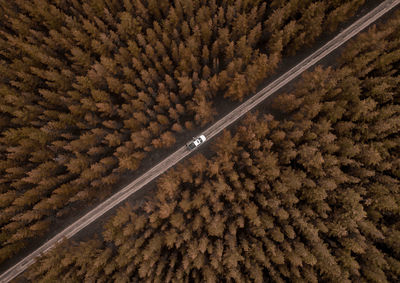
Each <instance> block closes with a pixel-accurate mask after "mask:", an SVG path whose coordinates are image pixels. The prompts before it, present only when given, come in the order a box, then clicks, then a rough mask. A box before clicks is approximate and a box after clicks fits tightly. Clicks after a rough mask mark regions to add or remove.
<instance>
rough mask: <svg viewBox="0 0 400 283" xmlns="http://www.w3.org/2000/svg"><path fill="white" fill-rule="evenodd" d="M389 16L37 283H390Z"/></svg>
mask: <svg viewBox="0 0 400 283" xmlns="http://www.w3.org/2000/svg"><path fill="white" fill-rule="evenodd" d="M399 35H400V13H399V12H398V13H396V14H395V15H394V16H393V17H392V18H391V19H390V20H388V22H386V23H385V24H384V25H382V26H379V27H378V28H377V27H375V26H374V27H372V28H370V29H369V31H368V32H365V33H363V34H361V35H360V36H358V38H357V39H355V40H353V41H352V42H351V43H350V44H348V46H347V47H346V49H345V50H344V51H343V53H342V55H341V58H340V60H339V62H338V64H337V65H336V66H335V68H332V67H329V68H322V67H317V68H316V69H315V70H313V71H312V72H309V73H307V74H304V76H303V78H302V79H301V81H300V82H299V83H298V85H297V86H296V87H295V90H294V91H293V92H291V93H286V94H282V95H280V96H278V97H277V99H276V100H275V101H274V107H275V108H276V109H278V110H279V111H280V113H281V114H284V117H285V118H284V119H282V120H277V119H276V118H274V117H273V116H272V115H270V114H263V113H260V114H257V113H253V114H249V115H248V116H247V117H246V118H245V119H244V121H243V122H242V123H241V124H240V125H239V126H238V127H237V128H236V129H234V130H232V132H229V131H226V132H225V133H224V134H223V135H222V136H221V137H220V138H219V139H218V141H217V142H215V143H214V145H213V147H214V148H213V151H214V153H213V155H212V157H211V158H209V159H206V158H205V157H204V156H203V155H201V154H198V155H196V156H194V157H193V158H191V159H190V160H188V161H187V162H185V163H184V164H180V165H178V166H177V167H176V168H175V169H173V170H170V171H169V172H167V173H166V174H164V175H163V176H162V177H161V178H160V179H159V181H158V187H157V191H156V194H155V196H152V197H151V198H149V200H148V201H147V202H146V204H145V205H143V206H138V207H133V206H131V205H126V206H125V207H122V208H120V209H118V211H117V213H116V214H115V215H114V216H112V217H111V218H110V220H109V221H108V223H107V224H106V225H105V227H104V231H103V233H102V235H101V236H99V237H98V238H97V239H96V238H94V239H91V240H88V241H82V242H79V243H64V244H62V245H60V246H58V247H56V248H55V249H54V250H52V251H51V252H50V253H48V254H47V255H45V256H43V257H42V258H40V259H39V260H38V262H37V263H36V264H35V265H34V266H33V267H32V268H31V269H30V271H29V273H28V274H27V275H26V276H27V278H28V279H29V280H31V281H34V282H52V281H54V280H60V279H61V280H62V281H66V282H82V281H84V280H87V281H96V282H110V281H115V282H225V281H226V282H398V279H399V277H400V245H399V243H400V181H399V180H400V73H399V67H400V53H399V49H400V36H399Z"/></svg>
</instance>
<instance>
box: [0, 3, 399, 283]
mask: <svg viewBox="0 0 400 283" xmlns="http://www.w3.org/2000/svg"><path fill="white" fill-rule="evenodd" d="M399 2H400V0H386V1H385V2H383V3H381V4H380V5H379V6H378V7H376V8H375V9H373V10H372V11H370V12H369V13H368V14H366V15H365V16H363V17H362V18H360V19H359V20H357V21H356V22H354V23H353V24H352V25H350V26H349V27H348V28H346V29H345V30H343V31H341V32H340V33H339V34H338V35H337V36H336V37H335V38H333V39H332V40H331V41H329V42H328V43H326V44H325V45H324V46H322V47H321V48H320V49H318V50H317V51H315V52H314V53H313V54H311V55H310V56H309V57H307V58H306V59H304V60H303V61H301V62H300V63H299V64H297V65H296V66H295V67H293V68H292V69H290V70H289V71H287V72H286V73H285V74H283V75H282V76H280V77H279V78H278V79H276V80H275V81H273V82H272V83H270V84H269V85H267V86H266V87H265V88H263V89H262V90H261V91H259V92H258V93H257V94H255V95H254V96H253V97H252V98H250V99H248V100H247V101H245V102H244V103H242V104H241V105H240V106H238V107H237V108H236V109H234V110H233V111H232V112H230V113H229V114H227V115H226V116H225V117H223V118H221V119H220V120H218V121H217V122H216V123H214V124H213V125H212V126H210V127H209V128H208V129H206V130H205V131H204V132H203V134H204V135H205V136H206V137H207V140H210V139H211V138H212V137H214V136H215V135H217V134H219V133H220V132H221V131H222V130H223V129H225V128H226V127H228V126H229V125H231V124H232V123H234V122H235V121H237V120H238V119H240V118H241V117H242V116H243V115H245V114H246V113H247V112H248V111H250V110H251V109H253V108H254V107H255V106H257V105H258V104H259V103H261V102H262V101H263V100H265V99H266V98H267V97H268V96H270V95H271V94H273V93H275V92H276V91H277V90H279V89H280V88H281V87H283V86H284V85H286V84H287V83H289V82H290V81H292V80H293V79H295V78H296V77H298V76H299V75H300V74H301V73H303V72H304V71H306V70H307V69H309V68H310V67H311V66H313V65H315V63H317V62H318V61H319V60H321V59H322V58H324V57H325V56H326V55H328V54H329V53H331V52H332V51H333V50H335V49H336V48H338V47H339V46H341V45H342V44H344V43H345V42H346V41H348V40H349V39H350V38H352V37H354V36H355V35H356V34H358V33H359V32H360V31H362V30H363V29H364V28H366V27H367V26H368V25H370V24H371V23H373V22H374V21H376V20H377V19H378V18H380V17H381V16H382V15H384V14H385V13H386V12H388V11H389V10H391V9H392V8H394V7H395V6H396V5H397V4H399ZM190 153H191V151H189V150H187V149H186V147H185V146H183V147H181V148H179V149H178V150H177V151H175V152H174V153H172V154H171V155H169V156H168V157H167V158H165V159H164V160H163V161H161V162H160V163H158V164H157V165H156V166H154V167H153V168H151V169H150V170H149V171H147V172H146V173H144V174H143V175H142V176H140V177H139V178H137V179H136V180H135V181H133V182H132V183H130V184H129V185H127V186H126V187H124V188H123V189H122V190H120V191H119V192H117V193H115V194H114V195H112V196H111V197H110V198H108V199H107V200H105V201H104V202H103V203H101V204H99V205H98V206H97V207H95V208H94V209H93V210H91V211H89V212H88V213H87V214H85V215H83V216H82V217H81V218H79V219H78V220H77V221H75V222H74V223H72V224H71V225H70V226H68V227H67V228H65V229H64V230H62V231H61V232H60V233H58V234H57V235H55V236H54V237H53V238H51V239H50V240H49V241H47V242H46V243H44V244H43V245H42V246H41V247H39V248H38V249H36V250H35V251H34V252H32V253H31V254H29V255H28V256H26V257H25V258H23V259H22V260H21V261H20V262H18V263H17V264H15V265H14V266H12V267H11V268H9V269H8V270H6V271H5V272H4V273H3V274H1V275H0V282H9V281H11V280H12V279H14V278H15V277H16V276H18V275H19V274H21V273H22V272H24V271H25V270H26V269H27V268H28V267H29V266H30V265H32V264H33V263H34V262H35V258H36V257H38V256H39V255H40V254H43V253H45V252H47V251H48V250H49V249H51V248H52V247H53V246H54V245H55V244H56V243H58V242H59V241H61V240H62V239H64V238H71V237H72V236H74V235H75V234H76V233H78V232H79V231H81V230H82V229H84V228H85V227H86V226H88V225H89V224H90V223H92V222H94V221H95V220H97V219H98V218H99V217H101V216H102V215H103V214H105V213H106V212H107V211H109V210H110V209H112V208H113V207H115V206H116V205H118V204H120V203H121V202H123V201H124V200H126V199H127V198H128V197H129V196H130V195H132V194H133V193H135V192H137V191H138V190H140V189H141V188H143V187H144V186H145V185H146V184H148V183H149V182H151V181H152V180H153V179H154V178H156V177H158V176H159V175H161V174H162V173H164V172H165V171H167V170H168V169H169V168H171V167H172V166H174V165H175V164H176V163H178V162H179V161H180V160H182V159H183V158H185V157H186V156H187V155H189V154H190Z"/></svg>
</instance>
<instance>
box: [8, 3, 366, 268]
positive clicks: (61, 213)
mask: <svg viewBox="0 0 400 283" xmlns="http://www.w3.org/2000/svg"><path fill="white" fill-rule="evenodd" d="M363 4H364V0H335V1H332V0H321V1H314V0H302V1H299V0H289V1H279V0H274V1H265V2H264V1H259V0H239V1H232V0H221V1H216V0H207V1H198V0H174V1H167V0H160V1H158V0H149V1H141V0H90V1H77V0H54V1H48V0H33V1H25V0H14V1H0V15H1V24H0V74H1V75H0V131H1V135H0V263H1V262H4V261H5V260H7V259H9V258H11V257H12V256H14V255H15V254H16V253H18V251H20V250H21V249H23V248H24V247H26V245H27V244H28V243H30V242H32V241H33V240H34V241H38V239H40V238H41V237H44V236H46V234H47V233H48V232H49V230H50V227H52V225H53V224H54V223H60V221H61V222H62V221H64V220H65V219H66V218H68V217H69V216H70V215H71V214H72V213H76V212H77V211H80V209H81V208H82V207H85V206H87V205H88V204H91V203H98V202H99V201H101V200H102V199H104V198H106V197H108V196H109V195H110V194H111V193H112V192H114V191H115V190H116V189H118V188H117V187H116V186H115V184H117V183H118V181H119V180H120V178H121V176H122V175H123V174H126V172H134V171H135V170H137V169H138V168H140V164H141V162H142V161H143V159H145V158H146V157H148V156H149V154H150V153H153V152H155V151H157V150H160V149H162V148H168V147H171V146H172V145H174V144H175V142H176V138H177V137H178V136H179V135H184V133H185V132H187V131H190V130H192V129H195V128H198V127H202V126H205V125H207V124H210V123H211V122H212V121H213V119H214V117H215V115H216V114H217V113H218V109H217V108H216V106H215V105H214V104H213V103H214V101H215V100H216V99H217V98H221V99H225V100H233V101H241V100H242V99H244V98H245V97H246V96H248V95H249V94H251V93H253V92H254V90H255V89H256V87H257V86H258V84H259V83H260V82H261V81H262V80H263V79H265V78H267V77H268V76H269V75H271V74H272V73H273V72H274V70H276V68H277V65H278V63H279V62H280V61H281V59H282V58H283V57H284V56H288V55H292V54H295V53H296V51H298V50H300V48H303V47H308V46H310V45H311V44H312V43H313V42H314V41H315V40H316V38H317V37H318V36H319V35H321V34H322V33H323V32H326V33H329V32H334V31H336V30H337V27H338V25H339V24H340V23H341V22H344V21H345V20H346V19H349V18H350V17H352V16H353V15H354V14H355V13H356V11H357V10H358V8H359V7H361V6H362V5H363Z"/></svg>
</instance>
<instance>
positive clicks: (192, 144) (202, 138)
mask: <svg viewBox="0 0 400 283" xmlns="http://www.w3.org/2000/svg"><path fill="white" fill-rule="evenodd" d="M205 141H206V137H205V136H204V135H201V136H198V137H197V138H193V140H192V141H191V142H189V143H188V144H186V147H187V148H188V149H190V150H192V149H195V148H196V147H198V146H199V145H201V144H202V143H203V142H205Z"/></svg>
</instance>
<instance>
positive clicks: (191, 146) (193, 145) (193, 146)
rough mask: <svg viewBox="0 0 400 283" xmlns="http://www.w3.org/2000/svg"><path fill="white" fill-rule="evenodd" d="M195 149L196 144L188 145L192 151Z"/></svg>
mask: <svg viewBox="0 0 400 283" xmlns="http://www.w3.org/2000/svg"><path fill="white" fill-rule="evenodd" d="M195 147H196V145H195V144H194V142H191V143H189V144H188V148H190V149H193V148H195Z"/></svg>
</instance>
